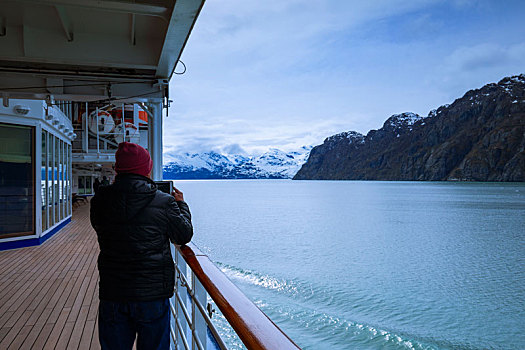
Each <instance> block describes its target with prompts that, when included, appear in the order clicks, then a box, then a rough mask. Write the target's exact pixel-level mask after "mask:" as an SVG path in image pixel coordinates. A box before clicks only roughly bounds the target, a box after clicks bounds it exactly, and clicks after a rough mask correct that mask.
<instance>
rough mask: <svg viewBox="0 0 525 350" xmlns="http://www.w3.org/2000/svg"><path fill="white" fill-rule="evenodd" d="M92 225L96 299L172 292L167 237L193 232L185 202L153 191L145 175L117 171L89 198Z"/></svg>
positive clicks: (180, 240) (178, 240)
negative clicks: (97, 281) (95, 247)
mask: <svg viewBox="0 0 525 350" xmlns="http://www.w3.org/2000/svg"><path fill="white" fill-rule="evenodd" d="M91 225H92V226H93V228H94V229H95V231H96V232H97V236H98V242H99V245H100V255H99V257H98V269H99V272H100V285H99V287H100V291H99V296H100V299H102V300H111V301H151V300H159V299H164V298H169V297H171V296H172V295H173V287H174V283H175V280H174V277H175V270H174V269H175V267H174V264H173V259H172V256H171V251H170V241H171V242H173V243H175V244H185V243H188V242H189V241H190V239H191V237H192V235H193V227H192V225H191V214H190V210H189V208H188V205H187V204H186V203H185V202H182V201H181V202H176V201H175V198H173V196H171V195H168V194H167V193H163V192H161V191H159V190H157V186H156V185H155V183H154V182H153V181H151V180H150V179H148V178H147V177H144V176H141V175H135V174H119V175H117V177H116V180H115V183H114V184H112V185H109V186H100V188H99V189H98V191H97V193H96V194H95V196H94V197H93V199H92V200H91Z"/></svg>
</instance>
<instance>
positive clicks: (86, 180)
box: [78, 176, 93, 194]
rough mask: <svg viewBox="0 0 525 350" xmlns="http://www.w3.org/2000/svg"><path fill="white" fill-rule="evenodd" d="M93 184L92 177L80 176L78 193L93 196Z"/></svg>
mask: <svg viewBox="0 0 525 350" xmlns="http://www.w3.org/2000/svg"><path fill="white" fill-rule="evenodd" d="M92 186H93V184H92V182H91V176H79V177H78V193H79V194H92V193H93V187H92Z"/></svg>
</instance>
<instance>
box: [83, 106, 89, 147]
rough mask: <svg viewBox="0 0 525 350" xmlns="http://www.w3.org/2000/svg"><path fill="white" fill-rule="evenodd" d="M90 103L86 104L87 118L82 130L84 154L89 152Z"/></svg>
mask: <svg viewBox="0 0 525 350" xmlns="http://www.w3.org/2000/svg"><path fill="white" fill-rule="evenodd" d="M88 111H89V109H88V103H87V102H86V116H85V118H84V128H83V130H82V148H83V150H84V153H88V152H89V139H88V138H89V131H88V117H89V113H88Z"/></svg>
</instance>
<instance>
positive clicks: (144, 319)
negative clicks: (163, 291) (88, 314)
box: [98, 299, 170, 350]
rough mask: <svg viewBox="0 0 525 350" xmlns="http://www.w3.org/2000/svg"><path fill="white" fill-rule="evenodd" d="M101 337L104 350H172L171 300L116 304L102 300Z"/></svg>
mask: <svg viewBox="0 0 525 350" xmlns="http://www.w3.org/2000/svg"><path fill="white" fill-rule="evenodd" d="M98 335H99V340H100V346H101V348H102V350H120V349H122V350H124V349H125V350H131V349H132V348H133V343H134V342H135V337H136V336H137V350H143V349H144V350H145V349H148V350H149V349H152V350H153V349H156V350H167V349H169V348H170V311H169V300H168V299H164V300H159V301H143V302H114V301H106V300H101V301H100V305H99V308H98Z"/></svg>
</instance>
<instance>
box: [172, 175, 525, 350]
mask: <svg viewBox="0 0 525 350" xmlns="http://www.w3.org/2000/svg"><path fill="white" fill-rule="evenodd" d="M175 185H176V186H178V187H179V188H181V189H182V190H183V191H184V193H185V197H186V200H187V201H188V203H189V205H190V207H191V209H192V213H193V219H194V225H195V232H196V236H195V239H194V241H195V243H196V244H197V245H199V246H200V247H201V249H203V250H204V251H205V252H207V253H208V254H209V256H210V257H211V258H212V260H214V261H215V262H217V264H218V265H219V266H220V267H221V269H222V270H223V271H224V272H225V273H226V274H227V275H228V276H229V277H230V278H231V279H232V281H234V282H235V283H236V284H237V285H238V286H239V287H240V288H241V289H242V290H243V291H244V292H245V293H246V294H247V295H248V296H249V297H250V298H252V300H254V301H255V302H256V303H257V305H259V306H260V307H261V308H262V309H263V310H264V311H265V312H266V313H267V314H268V315H269V316H270V317H271V318H272V319H273V320H274V321H275V322H276V323H277V324H278V325H279V326H280V327H281V328H283V330H285V332H286V333H288V334H289V335H290V336H291V338H292V339H294V340H295V341H296V342H297V343H298V344H299V345H300V346H301V347H303V348H304V349H405V348H415V349H485V348H494V349H525V311H524V310H525V184H487V183H481V184H480V183H415V182H352V181H348V182H314V181H299V182H297V181H288V180H282V181H281V180H270V181H261V180H251V181H250V180H248V181H239V180H237V181H176V182H175ZM223 332H224V333H225V336H226V337H227V338H228V339H229V340H228V341H229V344H230V346H232V347H233V348H240V344H239V341H238V340H236V339H235V338H234V337H233V335H232V334H231V332H230V331H228V330H226V329H224V330H223Z"/></svg>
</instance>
